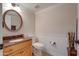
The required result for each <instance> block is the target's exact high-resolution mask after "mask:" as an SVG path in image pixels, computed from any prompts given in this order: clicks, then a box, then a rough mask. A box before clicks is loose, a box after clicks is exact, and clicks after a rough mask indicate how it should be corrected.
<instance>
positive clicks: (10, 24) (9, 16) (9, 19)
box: [3, 10, 23, 31]
mask: <svg viewBox="0 0 79 59" xmlns="http://www.w3.org/2000/svg"><path fill="white" fill-rule="evenodd" d="M3 21H4V26H5V27H6V29H8V30H9V31H17V30H19V29H20V28H21V27H22V23H23V21H22V17H21V15H20V14H19V13H18V12H16V11H15V10H7V11H6V12H5V13H4V14H3Z"/></svg>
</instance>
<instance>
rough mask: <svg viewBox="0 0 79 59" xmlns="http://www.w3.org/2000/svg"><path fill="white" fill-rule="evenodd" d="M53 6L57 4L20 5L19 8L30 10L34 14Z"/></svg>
mask: <svg viewBox="0 0 79 59" xmlns="http://www.w3.org/2000/svg"><path fill="white" fill-rule="evenodd" d="M52 5H56V3H19V6H22V7H24V8H26V9H29V10H31V11H32V12H37V11H40V10H42V9H44V8H47V7H49V6H52Z"/></svg>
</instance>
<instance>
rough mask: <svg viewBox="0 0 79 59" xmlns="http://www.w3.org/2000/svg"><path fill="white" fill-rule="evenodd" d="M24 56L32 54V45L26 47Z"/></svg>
mask: <svg viewBox="0 0 79 59" xmlns="http://www.w3.org/2000/svg"><path fill="white" fill-rule="evenodd" d="M24 56H32V47H31V46H30V47H27V48H25V49H24Z"/></svg>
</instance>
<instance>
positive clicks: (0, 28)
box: [0, 4, 3, 44]
mask: <svg viewBox="0 0 79 59" xmlns="http://www.w3.org/2000/svg"><path fill="white" fill-rule="evenodd" d="M2 34H3V31H2V4H0V44H2V43H3V41H2Z"/></svg>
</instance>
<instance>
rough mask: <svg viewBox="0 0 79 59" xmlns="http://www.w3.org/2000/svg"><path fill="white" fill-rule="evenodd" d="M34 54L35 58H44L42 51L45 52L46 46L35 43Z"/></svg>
mask: <svg viewBox="0 0 79 59" xmlns="http://www.w3.org/2000/svg"><path fill="white" fill-rule="evenodd" d="M32 46H33V54H34V55H35V56H42V55H43V53H42V51H43V50H44V45H43V44H42V43H40V42H36V43H33V45H32Z"/></svg>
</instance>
